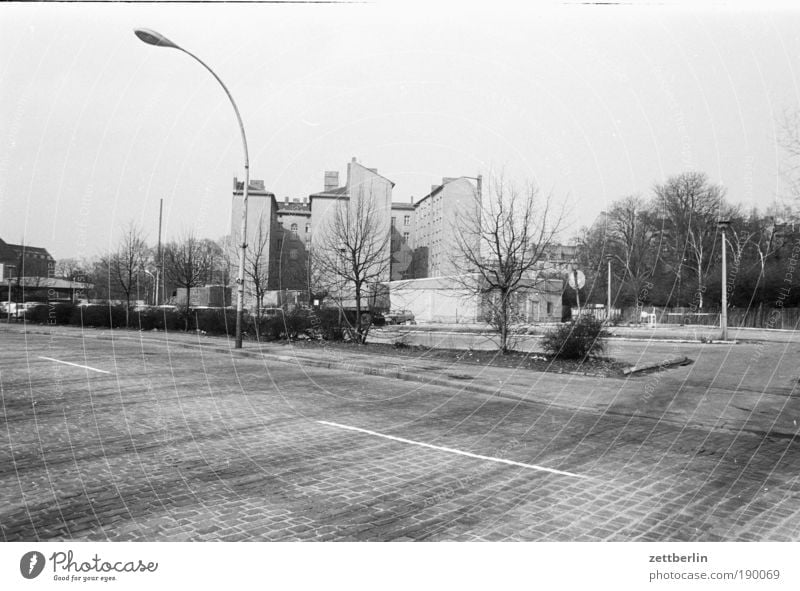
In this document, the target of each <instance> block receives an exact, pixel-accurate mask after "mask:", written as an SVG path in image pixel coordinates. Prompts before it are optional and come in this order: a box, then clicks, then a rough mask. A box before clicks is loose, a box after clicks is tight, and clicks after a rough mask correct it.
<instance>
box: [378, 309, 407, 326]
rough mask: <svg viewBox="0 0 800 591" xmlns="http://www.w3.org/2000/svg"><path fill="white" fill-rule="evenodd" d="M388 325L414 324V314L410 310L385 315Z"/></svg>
mask: <svg viewBox="0 0 800 591" xmlns="http://www.w3.org/2000/svg"><path fill="white" fill-rule="evenodd" d="M384 318H385V319H386V324H406V323H410V324H414V314H413V313H412V312H411V311H409V310H395V311H394V312H389V313H388V314H385V315H384Z"/></svg>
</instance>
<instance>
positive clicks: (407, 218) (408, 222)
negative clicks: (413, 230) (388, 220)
mask: <svg viewBox="0 0 800 591" xmlns="http://www.w3.org/2000/svg"><path fill="white" fill-rule="evenodd" d="M396 225H397V218H396V217H394V216H392V227H393V228H394V227H395V226H396ZM403 225H404V226H410V225H411V216H410V215H404V216H403Z"/></svg>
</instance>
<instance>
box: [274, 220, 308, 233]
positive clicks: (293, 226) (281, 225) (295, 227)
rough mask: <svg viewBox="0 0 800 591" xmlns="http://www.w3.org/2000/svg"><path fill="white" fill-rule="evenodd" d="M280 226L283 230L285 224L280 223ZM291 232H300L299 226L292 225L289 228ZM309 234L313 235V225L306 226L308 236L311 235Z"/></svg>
mask: <svg viewBox="0 0 800 591" xmlns="http://www.w3.org/2000/svg"><path fill="white" fill-rule="evenodd" d="M278 225H279V226H280V227H281V228H283V222H278ZM289 230H291V231H292V232H297V230H298V228H297V224H292V225H291V226H290V227H289ZM309 233H311V224H306V234H309Z"/></svg>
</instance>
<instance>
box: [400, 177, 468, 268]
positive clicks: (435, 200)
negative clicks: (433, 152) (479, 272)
mask: <svg viewBox="0 0 800 591" xmlns="http://www.w3.org/2000/svg"><path fill="white" fill-rule="evenodd" d="M481 185H482V178H481V177H480V176H478V177H477V178H471V177H464V176H462V177H457V178H452V177H444V178H443V179H442V184H440V185H433V186H432V187H431V192H430V193H428V194H427V195H425V197H423V198H422V199H420V200H419V201H417V203H415V204H414V233H413V240H412V243H413V253H414V256H413V261H412V263H411V265H410V266H409V269H408V270H407V271H406V274H405V277H403V278H405V279H421V278H425V277H443V276H447V275H454V274H457V273H458V272H459V269H457V267H456V265H455V264H454V263H453V256H454V255H456V254H457V250H458V249H457V247H456V246H455V242H454V232H455V231H456V227H457V225H458V218H459V216H464V215H467V216H468V215H470V212H472V211H474V209H475V206H476V203H480V200H481V198H482V196H481V191H482V187H481Z"/></svg>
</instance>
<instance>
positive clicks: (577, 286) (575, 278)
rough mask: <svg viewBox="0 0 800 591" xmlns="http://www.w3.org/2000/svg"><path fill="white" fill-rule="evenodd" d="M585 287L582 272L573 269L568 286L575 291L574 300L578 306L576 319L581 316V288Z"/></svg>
mask: <svg viewBox="0 0 800 591" xmlns="http://www.w3.org/2000/svg"><path fill="white" fill-rule="evenodd" d="M584 285H586V275H584V274H583V271H579V270H578V269H573V270H572V271H571V272H570V274H569V286H570V287H571V288H572V289H574V290H575V300H576V302H577V304H578V318H580V316H581V295H580V290H581V288H582V287H583V286H584Z"/></svg>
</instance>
